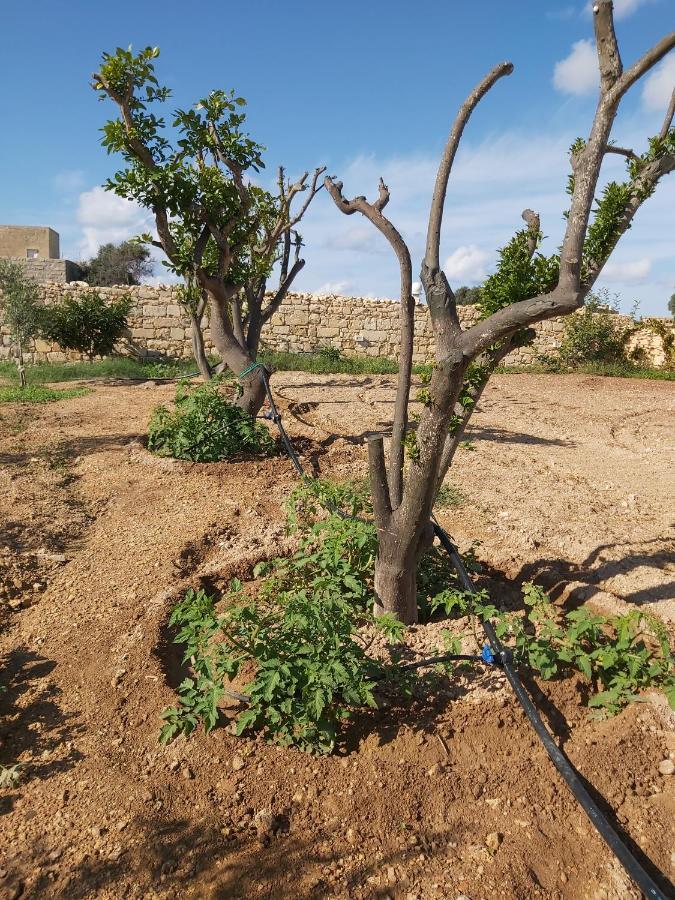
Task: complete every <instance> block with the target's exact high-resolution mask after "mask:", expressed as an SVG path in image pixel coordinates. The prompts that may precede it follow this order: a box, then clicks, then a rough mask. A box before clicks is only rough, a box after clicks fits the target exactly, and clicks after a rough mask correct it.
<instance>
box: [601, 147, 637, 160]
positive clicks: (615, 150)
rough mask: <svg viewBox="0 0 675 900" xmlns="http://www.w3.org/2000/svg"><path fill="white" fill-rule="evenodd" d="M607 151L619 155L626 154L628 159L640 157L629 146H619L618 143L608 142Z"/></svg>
mask: <svg viewBox="0 0 675 900" xmlns="http://www.w3.org/2000/svg"><path fill="white" fill-rule="evenodd" d="M605 153H616V154H618V155H619V156H625V157H626V159H639V156H638V155H637V153H635V152H634V151H633V150H629V149H628V148H627V147H617V146H616V144H608V145H607V147H606V149H605Z"/></svg>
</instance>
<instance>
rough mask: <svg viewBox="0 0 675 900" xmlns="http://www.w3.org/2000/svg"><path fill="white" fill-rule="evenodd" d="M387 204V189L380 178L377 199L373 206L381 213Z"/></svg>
mask: <svg viewBox="0 0 675 900" xmlns="http://www.w3.org/2000/svg"><path fill="white" fill-rule="evenodd" d="M387 203H389V188H388V187H387V185H386V184H385V183H384V181H383V179H382V178H380V184H379V186H378V197H377V200H376V201H375V203H374V204H373V206H374V207H375V209H377V210H378V211H379V212H382V210H383V209H384V208H385V206H386V205H387Z"/></svg>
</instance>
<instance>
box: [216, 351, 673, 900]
mask: <svg viewBox="0 0 675 900" xmlns="http://www.w3.org/2000/svg"><path fill="white" fill-rule="evenodd" d="M261 372H262V377H263V382H264V384H265V391H266V393H267V399H268V401H269V404H270V409H271V411H272V416H271V418H272V421H273V422H274V423H275V424H276V425H277V427H278V429H279V434H280V435H281V440H282V442H283V444H284V448H285V449H286V452H287V453H288V456H289V458H290V460H291V462H292V463H293V465H294V467H295V469H296V471H297V472H298V473H299V474H300V475H301V476H303V477H305V478H306V477H309V476H307V474H306V473H305V470H304V468H303V466H302V463H301V462H300V459H299V458H298V455H297V453H296V452H295V449H294V448H293V445H292V444H291V442H290V440H289V439H288V435H287V434H286V431H285V429H284V426H283V424H282V422H281V416H280V415H279V411H278V409H277V406H276V404H275V402H274V397H273V396H272V391H271V388H270V383H269V378H268V374H267V370H266V369H265V368H263V367H261ZM336 511H337V510H336ZM345 518H350V517H349V516H346V515H345ZM434 533H435V534H436V536H437V537H438V539H439V541H440V542H441V545H442V546H443V549H444V550H445V551H446V553H447V554H448V556H449V557H450V560H451V562H452V564H453V567H454V568H455V571H456V572H457V575H458V577H459V581H460V584H461V585H462V588H463V590H465V591H466V592H467V593H469V594H475V593H476V589H475V587H474V585H473V582H472V581H471V578H470V577H469V573H468V572H467V570H466V568H465V566H464V562H463V560H462V557H461V556H460V554H459V551H458V550H457V547H455V545H454V544H453V543H452V541H451V540H450V538H449V536H448V534H447V533H446V532H445V531H444V530H443V528H441V526H440V525H439V524H438V522H434ZM481 621H482V625H483V629H484V631H485V635H486V637H487V639H488V641H489V644H490V647H491V649H492V652H493V654H494V664H496V665H498V666H499V667H500V668H502V669H503V671H504V674H505V675H506V678H507V679H508V682H509V684H510V685H511V687H512V688H513V692H514V693H515V695H516V699H517V700H518V702H519V703H520V705H521V706H522V708H523V711H524V712H525V715H526V716H527V718H528V719H529V721H530V724H531V725H532V727H533V728H534V730H535V732H536V734H537V737H538V738H539V740H540V741H541V742H542V744H543V745H544V748H545V749H546V752H547V753H548V755H549V757H550V759H551V761H552V762H553V765H554V766H555V767H556V769H557V770H558V772H559V773H560V774H561V775H562V777H563V779H564V780H565V782H566V784H567V786H568V787H569V789H570V790H571V792H572V794H573V795H574V797H575V799H576V800H577V801H578V803H579V805H580V806H581V808H582V809H583V811H584V812H585V813H586V815H587V816H588V818H589V819H590V821H591V824H592V825H593V826H594V827H595V829H596V830H597V832H598V834H599V835H600V836H601V837H602V839H603V840H604V841H605V843H606V844H607V846H608V847H609V848H610V850H611V851H612V852H613V853H614V855H615V856H616V858H617V859H618V860H619V862H620V863H621V865H622V866H623V867H624V869H625V870H626V872H627V873H628V874H629V875H630V877H631V878H632V879H633V881H634V882H635V883H636V884H637V886H638V887H639V888H640V890H641V891H642V893H643V894H644V895H645V896H646V897H650V898H653V900H668V896H667V895H666V894H664V893H663V891H662V890H661V888H660V887H659V886H658V885H657V884H656V882H655V881H654V880H653V878H652V877H651V876H650V875H649V873H648V872H647V871H646V870H645V869H644V868H643V866H642V865H641V864H640V863H639V862H638V860H637V859H636V858H635V856H634V855H633V854H632V853H631V851H630V850H629V849H628V847H627V846H626V844H625V843H624V842H623V841H622V840H621V838H620V837H619V835H618V834H617V832H616V831H615V829H614V828H613V826H612V824H611V822H610V821H609V819H608V818H607V816H606V815H605V814H604V813H603V812H602V810H601V809H600V808H599V806H598V805H597V803H596V802H595V800H594V799H593V798H592V797H591V795H590V794H589V792H588V790H587V789H586V787H585V786H584V784H583V782H582V780H581V778H580V777H579V775H578V774H577V771H576V769H575V768H574V766H573V765H572V764H571V762H570V761H569V760H568V759H567V757H566V756H565V754H564V753H563V752H562V751H561V750H560V748H559V747H558V745H557V744H556V743H555V741H554V740H553V738H552V737H551V735H550V733H549V732H548V730H547V728H546V726H545V725H544V722H543V720H542V718H541V716H540V715H539V711H538V710H537V707H536V706H535V705H534V703H533V702H532V698H531V697H530V695H529V694H528V692H527V690H526V689H525V686H524V685H523V683H522V681H521V680H520V677H519V675H518V672H517V670H516V668H515V666H514V664H513V656H512V653H511V651H510V650H509V649H508V648H506V647H504V646H503V645H502V643H501V641H500V640H499V638H498V637H497V634H496V632H495V630H494V627H493V625H492V623H491V622H490V621H489V620H488V619H483V620H481ZM450 659H460V660H469V661H471V662H482V663H484V662H487V661H488V660H487V659H485V658H483V657H476V656H466V655H461V654H445V655H443V656H437V657H432V658H431V659H424V660H420V661H419V662H416V663H409V664H407V665H404V666H401V668H402V669H421V668H423V667H425V666H430V665H434V664H435V663H438V662H445V661H446V660H450ZM229 693H232V692H229ZM232 696H235V697H236V698H237V699H240V700H242V702H248V697H245V695H244V694H234V693H232ZM661 874H662V873H661ZM663 878H664V881H665V880H666V876H665V875H663ZM669 887H672V885H670V883H669ZM670 896H671V897H675V889H674V890H673V893H672V894H671V895H670Z"/></svg>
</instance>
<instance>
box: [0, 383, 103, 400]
mask: <svg viewBox="0 0 675 900" xmlns="http://www.w3.org/2000/svg"><path fill="white" fill-rule="evenodd" d="M90 393H91V391H90V390H89V389H88V388H65V389H64V390H58V389H56V388H49V387H44V385H41V384H29V385H27V386H26V387H25V388H21V387H17V386H15V385H10V386H4V387H3V386H0V403H53V402H54V401H56V400H72V399H73V398H74V397H85V396H86V395H87V394H90Z"/></svg>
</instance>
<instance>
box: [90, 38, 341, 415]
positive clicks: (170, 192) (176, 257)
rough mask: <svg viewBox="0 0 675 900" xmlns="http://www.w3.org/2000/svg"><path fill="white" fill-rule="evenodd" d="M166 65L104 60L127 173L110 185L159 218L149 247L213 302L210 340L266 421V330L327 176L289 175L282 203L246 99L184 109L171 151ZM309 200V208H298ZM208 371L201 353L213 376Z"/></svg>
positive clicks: (98, 81) (115, 139)
mask: <svg viewBox="0 0 675 900" xmlns="http://www.w3.org/2000/svg"><path fill="white" fill-rule="evenodd" d="M158 55H159V51H158V50H157V48H152V47H146V48H145V49H144V50H142V51H140V52H139V53H136V54H134V53H133V52H132V51H131V50H122V49H118V50H117V51H116V52H115V53H114V54H104V55H103V61H102V64H101V67H100V69H99V71H98V72H96V73H95V74H94V76H93V87H94V89H95V90H97V91H100V92H102V96H103V95H107V96H108V97H109V98H110V99H111V100H112V101H113V102H114V103H115V104H116V106H117V108H118V110H119V118H117V119H114V120H111V121H109V122H108V123H107V124H106V125H105V127H104V128H103V132H104V136H103V141H102V142H103V145H104V146H105V147H106V148H107V149H108V150H109V151H110V152H117V153H120V154H121V155H122V157H123V158H124V160H125V163H126V168H125V169H123V170H121V171H119V172H117V173H116V175H115V176H114V178H112V179H110V180H109V181H108V182H107V185H106V187H107V188H108V189H109V190H113V191H114V192H115V193H117V194H118V195H120V196H122V197H126V198H128V199H133V200H136V201H137V202H139V203H141V204H142V205H143V206H145V207H146V208H148V209H149V210H151V211H152V214H153V217H154V220H155V226H156V229H157V239H153V238H152V236H151V235H143V239H144V240H146V241H147V242H149V243H152V244H154V245H155V246H158V247H161V249H162V250H163V251H164V253H165V254H166V256H167V258H168V260H169V264H170V267H171V268H172V269H173V271H174V272H176V273H178V274H179V275H182V276H183V277H184V278H185V279H186V283H188V284H190V283H191V282H194V285H195V286H196V287H197V288H198V289H199V292H200V293H199V294H198V295H195V294H194V287H192V288H190V290H192V291H193V294H192V297H191V301H190V302H191V304H192V309H193V312H194V313H197V312H198V311H199V309H200V306H201V303H202V301H203V298H204V297H208V303H209V324H210V330H211V339H212V341H213V343H214V344H215V347H216V349H217V350H218V352H219V353H220V355H221V357H222V361H223V363H224V365H225V366H227V367H228V368H229V369H231V370H232V371H233V372H234V373H235V374H236V375H239V376H240V378H241V386H242V393H241V395H240V397H239V399H238V401H237V402H238V404H239V405H240V406H241V407H242V408H243V409H245V410H247V411H248V412H250V413H251V414H255V413H256V412H257V411H258V410H259V409H260V407H261V406H262V403H263V401H264V398H265V387H264V382H263V378H262V376H261V373H260V371H259V370H258V369H257V368H256V367H255V365H254V364H255V362H256V354H257V350H258V344H259V341H260V331H261V329H262V327H263V325H264V324H265V322H266V321H268V320H269V318H270V317H271V316H272V315H273V313H274V311H275V310H276V309H277V308H278V306H279V304H280V303H281V301H282V299H283V297H284V296H285V294H286V292H287V291H288V289H289V287H290V285H291V283H292V282H293V280H294V278H295V277H296V276H297V274H298V272H299V271H300V269H301V268H302V266H303V265H304V261H303V260H301V259H300V257H299V250H300V246H301V243H300V241H299V238H297V234H296V228H297V225H298V223H299V222H300V220H301V219H302V217H303V216H304V214H305V213H306V211H307V209H308V207H309V205H310V203H311V202H312V199H313V198H314V196H315V195H316V193H317V192H318V191H319V190H320V188H321V187H322V185H320V184H319V178H320V176H321V174H322V173H323V172H324V169H323V168H318V169H316V171H315V172H314V177H313V179H312V180H311V182H310V183H309V190H307V188H308V178H309V173H308V172H305V173H304V174H303V175H301V176H300V178H298V179H297V180H296V181H293V182H291V181H288V180H287V179H285V177H284V174H283V170H280V176H279V194H278V196H274V195H272V194H271V193H269V192H268V191H265V190H263V189H262V188H260V187H259V186H257V185H256V184H254V183H253V182H252V181H251V180H250V174H251V173H255V172H258V171H259V169H260V168H261V167H262V166H263V162H262V157H261V153H262V149H263V148H262V147H261V146H260V145H259V144H257V143H255V142H254V141H253V140H251V139H250V138H249V137H248V135H246V134H244V133H243V132H242V124H243V122H244V118H245V117H244V114H243V113H242V112H241V107H242V106H243V105H244V103H245V101H244V100H243V99H242V98H241V97H236V96H235V95H234V93H232V92H230V93H226V92H225V91H212V92H211V93H210V94H209V95H208V96H207V97H205V98H203V99H202V100H200V101H199V103H197V104H196V106H195V107H194V108H192V109H189V110H181V109H178V110H176V111H175V112H174V115H173V126H174V128H175V129H176V130H177V132H178V139H177V140H176V141H175V142H174V144H173V145H172V144H171V143H170V141H169V139H168V138H167V137H166V131H165V129H166V123H165V121H164V120H163V119H162V118H159V117H158V116H157V115H155V113H154V112H150V111H149V110H150V108H151V107H152V106H153V105H154V104H160V105H161V104H162V103H163V102H165V101H166V100H167V99H168V97H169V96H170V92H169V90H168V88H166V87H161V86H159V84H158V82H157V79H156V77H155V74H154V63H153V60H154V59H155V58H156V57H157V56H158ZM305 191H307V194H306V196H305V198H304V202H302V203H300V204H298V203H296V199H297V198H298V197H299V195H301V194H302V193H303V192H305ZM294 206H295V209H293V207H294ZM293 243H295V246H296V255H295V258H294V260H293V264H292V265H290V267H289V262H290V252H291V245H292V244H293ZM277 263H279V264H280V268H281V282H280V284H279V288H278V290H277V291H276V292H275V295H274V297H272V299H271V300H270V301H269V303H267V304H265V293H264V292H265V287H266V284H267V279H268V278H269V276H270V274H271V272H272V270H273V268H274V266H275V264H277ZM203 313H204V310H203V309H201V314H200V315H198V316H197V315H193V316H191V322H192V326H193V343H194V344H195V346H196V348H197V350H198V351H199V342H200V338H199V336H197V335H196V332H195V330H194V329H195V328H196V327H198V326H199V325H200V323H201V318H202V316H203ZM201 343H202V350H203V341H202V342H201ZM205 362H206V360H205V356H204V355H203V353H202V358H201V363H200V369H201V370H202V372H203V374H206V373H207V371H208V367H207V365H205Z"/></svg>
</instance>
